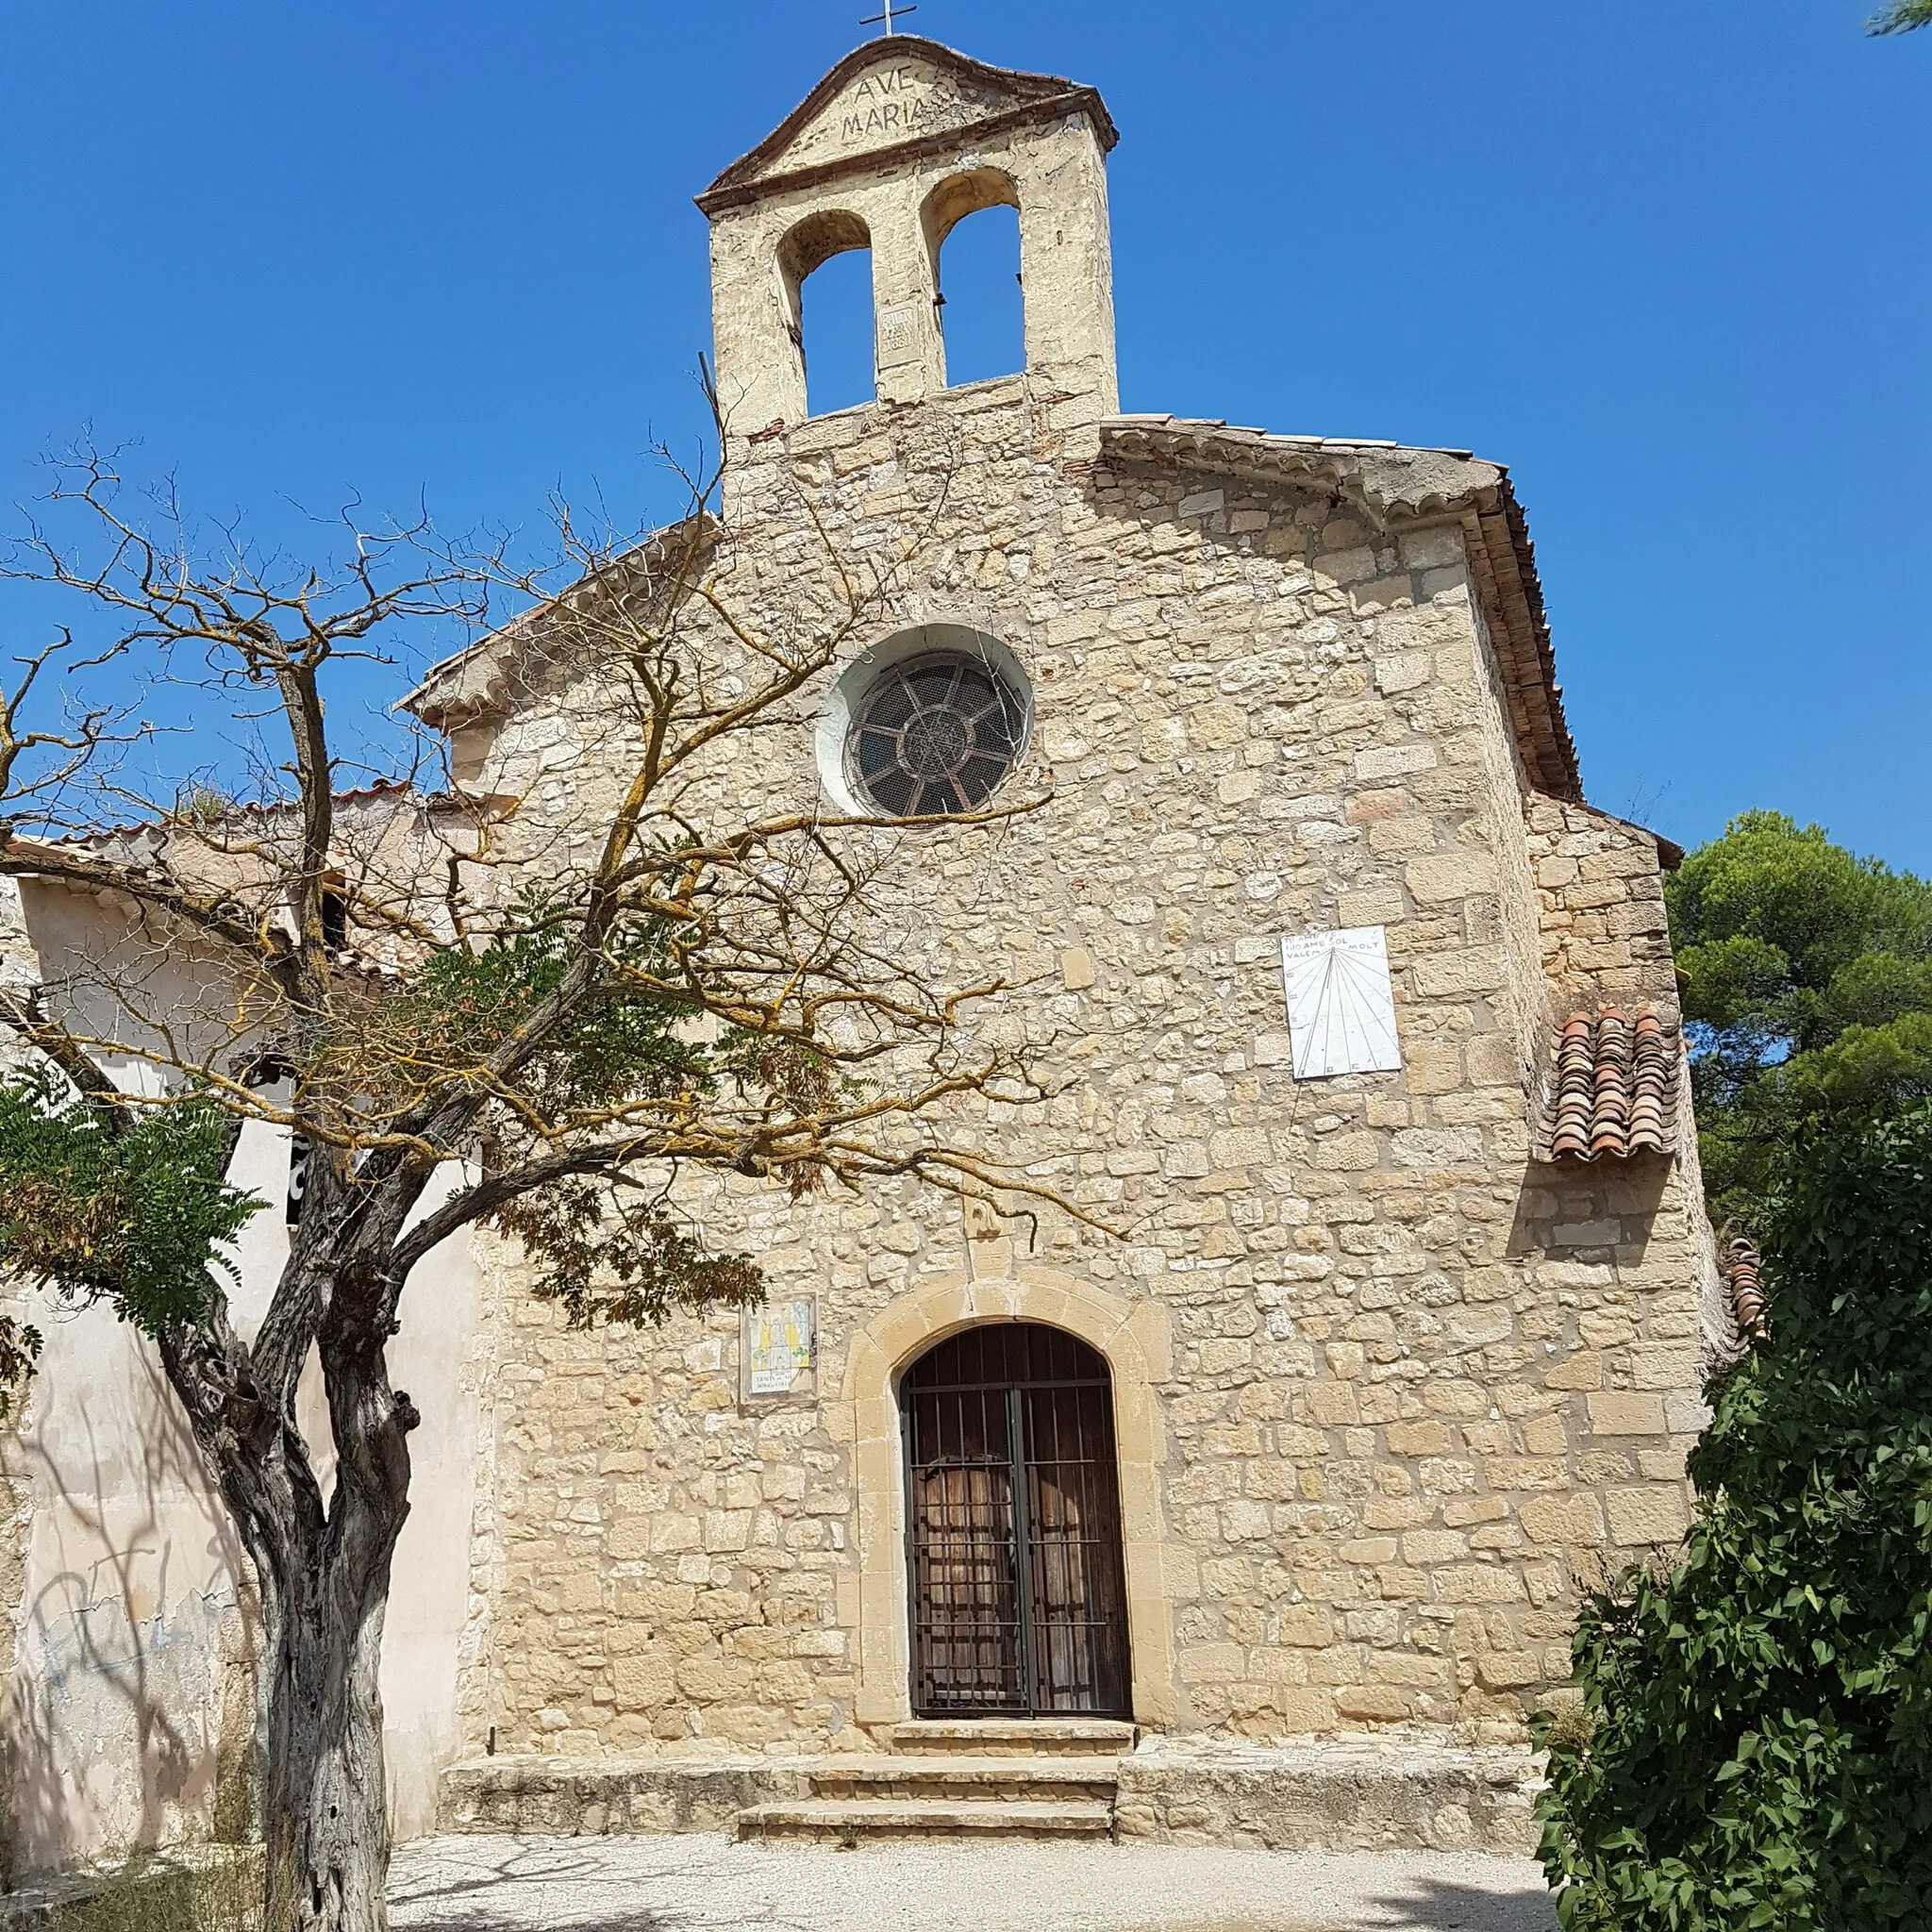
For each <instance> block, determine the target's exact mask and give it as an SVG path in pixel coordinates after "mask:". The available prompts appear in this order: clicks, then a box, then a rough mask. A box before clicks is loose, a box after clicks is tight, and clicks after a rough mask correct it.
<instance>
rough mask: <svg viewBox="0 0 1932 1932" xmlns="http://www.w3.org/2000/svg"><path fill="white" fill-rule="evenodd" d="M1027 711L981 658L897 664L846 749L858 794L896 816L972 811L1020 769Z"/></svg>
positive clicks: (868, 700) (866, 705) (862, 712)
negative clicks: (1018, 761) (1017, 764)
mask: <svg viewBox="0 0 1932 1932" xmlns="http://www.w3.org/2000/svg"><path fill="white" fill-rule="evenodd" d="M1025 725H1026V713H1025V707H1024V705H1023V704H1022V702H1021V700H1020V698H1019V696H1018V695H1017V694H1016V693H1015V692H1014V691H1013V690H1012V689H1011V688H1010V687H1009V686H1008V683H1007V682H1006V680H1005V679H1004V678H1003V677H1001V676H1000V675H999V674H998V673H997V672H995V671H994V670H993V669H992V667H991V665H989V664H987V663H986V662H985V661H984V660H983V659H981V658H972V657H967V656H964V655H962V654H956V653H951V652H949V653H946V654H944V655H942V656H935V657H926V658H912V659H910V660H909V661H908V662H906V663H904V664H895V665H894V666H892V668H891V670H889V671H887V672H885V673H884V674H883V675H881V676H880V677H879V679H878V681H877V682H876V683H875V684H874V685H873V686H872V687H871V689H870V690H869V691H867V692H866V694H865V698H864V701H863V703H862V704H861V705H860V706H859V708H858V720H857V722H856V723H855V724H854V725H853V728H852V735H851V738H850V740H849V741H848V744H847V749H846V760H847V769H848V770H849V771H850V773H851V775H852V780H853V784H854V789H855V790H856V791H858V792H859V793H861V794H862V795H863V796H864V797H865V798H866V799H867V800H868V801H870V803H871V804H872V805H873V806H874V807H875V808H877V809H878V810H879V811H882V812H885V813H887V814H889V815H890V816H891V817H892V818H901V819H909V818H921V817H924V816H925V815H926V814H928V813H932V812H949V811H971V810H973V808H974V807H975V806H978V805H981V804H983V803H984V802H985V800H986V798H987V796H988V794H989V793H991V791H992V789H993V787H994V786H995V785H997V784H998V783H999V782H1000V780H1001V779H1002V778H1004V777H1005V776H1006V775H1007V774H1008V772H1009V771H1010V770H1011V769H1012V767H1013V761H1014V759H1015V758H1018V757H1019V755H1020V746H1021V743H1022V741H1024V736H1025Z"/></svg>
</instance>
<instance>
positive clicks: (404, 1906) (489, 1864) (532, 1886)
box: [389, 1839, 703, 1932]
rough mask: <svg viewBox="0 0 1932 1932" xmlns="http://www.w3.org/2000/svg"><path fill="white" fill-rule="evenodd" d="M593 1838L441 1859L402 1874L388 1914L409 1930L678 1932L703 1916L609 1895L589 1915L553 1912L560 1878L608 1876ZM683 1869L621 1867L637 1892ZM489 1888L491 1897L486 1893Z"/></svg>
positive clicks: (575, 1880) (568, 1881)
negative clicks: (545, 1894) (456, 1866)
mask: <svg viewBox="0 0 1932 1932" xmlns="http://www.w3.org/2000/svg"><path fill="white" fill-rule="evenodd" d="M597 1845H598V1840H595V1839H590V1840H585V1841H584V1847H583V1849H582V1850H578V1849H575V1847H564V1846H555V1847H552V1846H544V1847H542V1848H541V1849H539V1848H537V1847H534V1846H524V1845H519V1846H517V1847H516V1848H515V1849H514V1850H512V1851H509V1852H506V1853H504V1854H503V1855H502V1856H501V1857H493V1858H488V1857H474V1858H473V1857H467V1856H466V1857H464V1858H463V1861H462V1869H461V1870H460V1871H451V1870H450V1869H449V1868H448V1866H447V1865H444V1866H443V1867H442V1868H441V1869H439V1870H438V1871H435V1872H433V1873H427V1874H424V1875H423V1876H421V1877H413V1878H412V1877H407V1876H406V1877H401V1878H398V1879H396V1880H395V1881H394V1882H392V1883H391V1887H390V1894H389V1906H390V1912H391V1917H392V1919H393V1920H394V1921H395V1922H396V1923H397V1924H400V1925H401V1926H404V1927H407V1932H458V1927H460V1928H462V1932H529V1928H530V1927H531V1926H532V1925H539V1924H541V1925H545V1926H555V1927H556V1928H557V1932H678V1928H679V1927H680V1926H682V1927H687V1928H688V1927H691V1926H693V1925H696V1924H702V1923H703V1922H702V1921H699V1920H693V1919H691V1918H690V1917H688V1916H687V1915H686V1914H684V1913H682V1912H678V1913H673V1914H667V1913H664V1912H659V1911H654V1910H652V1909H651V1908H650V1907H648V1906H644V1905H640V1904H630V1903H625V1902H624V1901H621V1900H616V1899H613V1900H612V1901H611V1903H610V1907H609V1908H608V1915H607V1914H606V1913H604V1912H602V1911H600V1910H597V1909H596V1908H594V1907H593V1908H592V1916H591V1917H584V1916H581V1915H579V1914H576V1913H572V1914H571V1915H570V1916H568V1917H558V1916H557V1913H556V1908H555V1907H545V1906H544V1904H543V1901H542V1899H541V1890H543V1889H547V1888H549V1887H552V1886H558V1885H583V1886H589V1885H593V1884H595V1883H596V1882H597V1881H598V1879H599V1878H605V1879H606V1881H607V1882H608V1873H607V1870H606V1867H605V1865H604V1863H603V1861H602V1860H600V1859H599V1858H598V1857H597V1855H596V1851H595V1849H593V1848H594V1847H596V1846H597ZM681 1875H684V1874H674V1873H671V1872H664V1873H653V1872H639V1871H630V1870H626V1872H625V1875H624V1879H623V1890H624V1891H625V1893H627V1894H631V1895H633V1896H634V1895H635V1894H636V1893H637V1892H638V1891H639V1890H641V1889H642V1888H644V1887H646V1886H648V1885H649V1884H650V1883H651V1881H652V1880H653V1879H654V1878H659V1877H661V1878H662V1879H663V1880H664V1882H665V1883H666V1884H667V1885H669V1884H671V1883H673V1882H674V1881H675V1878H676V1877H678V1876H681ZM491 1893H495V1894H496V1896H495V1897H494V1898H491V1896H490V1894H491Z"/></svg>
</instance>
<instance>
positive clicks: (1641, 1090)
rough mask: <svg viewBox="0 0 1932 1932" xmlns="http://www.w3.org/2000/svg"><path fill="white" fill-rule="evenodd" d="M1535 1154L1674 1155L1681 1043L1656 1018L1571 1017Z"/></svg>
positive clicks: (1612, 1010) (1608, 1012)
mask: <svg viewBox="0 0 1932 1932" xmlns="http://www.w3.org/2000/svg"><path fill="white" fill-rule="evenodd" d="M1556 1062H1557V1064H1556V1075H1555V1079H1554V1081H1553V1083H1552V1091H1551V1093H1550V1097H1549V1104H1548V1106H1547V1107H1546V1108H1545V1109H1544V1115H1543V1132H1542V1135H1541V1142H1540V1144H1539V1146H1538V1149H1537V1153H1538V1155H1539V1157H1540V1158H1541V1159H1544V1160H1597V1159H1611V1160H1623V1159H1627V1158H1629V1157H1630V1156H1631V1155H1633V1154H1669V1153H1670V1152H1672V1151H1673V1149H1674V1145H1675V1135H1676V1124H1677V1035H1676V1029H1675V1028H1674V1027H1671V1026H1666V1025H1665V1024H1664V1023H1663V1022H1662V1021H1661V1020H1659V1019H1658V1018H1657V1015H1656V1014H1655V1013H1652V1012H1648V1011H1645V1012H1642V1013H1640V1014H1639V1015H1638V1016H1637V1018H1636V1020H1635V1021H1632V1020H1631V1019H1630V1018H1629V1017H1628V1015H1626V1014H1625V1013H1624V1011H1623V1010H1622V1008H1617V1007H1606V1008H1604V1009H1603V1011H1602V1012H1601V1013H1597V1014H1591V1013H1587V1012H1583V1013H1572V1014H1571V1016H1570V1017H1569V1019H1567V1020H1566V1021H1564V1023H1563V1027H1562V1031H1561V1032H1560V1033H1559V1034H1558V1035H1557V1052H1556Z"/></svg>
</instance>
